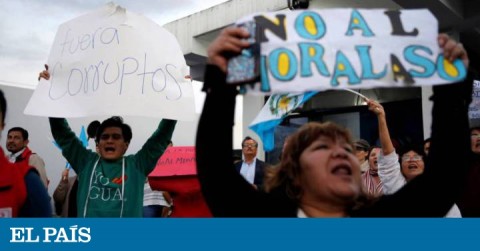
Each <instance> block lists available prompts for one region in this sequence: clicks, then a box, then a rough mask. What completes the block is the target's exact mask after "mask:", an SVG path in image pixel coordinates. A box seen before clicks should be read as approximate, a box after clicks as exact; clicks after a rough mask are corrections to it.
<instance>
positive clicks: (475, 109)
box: [468, 80, 480, 126]
mask: <svg viewBox="0 0 480 251" xmlns="http://www.w3.org/2000/svg"><path fill="white" fill-rule="evenodd" d="M468 117H469V118H470V120H471V121H475V126H477V125H480V123H478V121H480V81H478V80H474V81H473V92H472V102H471V103H470V106H469V107H468Z"/></svg>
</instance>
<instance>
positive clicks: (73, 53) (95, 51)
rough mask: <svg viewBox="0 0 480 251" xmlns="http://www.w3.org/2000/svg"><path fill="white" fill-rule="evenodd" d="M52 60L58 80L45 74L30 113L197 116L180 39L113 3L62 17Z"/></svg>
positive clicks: (53, 114)
mask: <svg viewBox="0 0 480 251" xmlns="http://www.w3.org/2000/svg"><path fill="white" fill-rule="evenodd" d="M48 65H49V71H50V74H51V78H50V81H45V80H42V81H40V83H39V85H38V87H37V89H36V90H35V92H34V94H33V96H32V98H31V100H30V101H29V103H28V105H27V107H26V109H25V113H26V114H30V115H38V116H50V117H83V116H92V115H137V116H148V117H161V118H170V119H178V120H192V119H193V118H194V117H195V104H194V99H193V89H192V86H191V83H190V81H189V80H188V79H186V78H185V76H186V75H189V69H188V66H187V65H186V62H185V59H184V57H183V53H182V51H181V49H180V46H179V45H178V42H177V40H176V38H175V37H174V36H173V35H172V34H170V33H169V32H168V31H167V30H165V29H164V28H162V27H160V26H159V25H158V24H156V23H155V22H153V21H151V20H149V19H147V18H145V17H143V16H141V15H138V14H135V13H131V12H129V11H126V10H125V9H124V8H122V7H120V6H117V5H115V4H113V3H110V4H107V5H106V6H104V7H103V8H101V9H99V10H96V11H93V12H91V13H88V14H86V15H83V16H80V17H78V18H75V19H73V20H71V21H68V22H66V23H64V24H62V25H61V26H60V27H59V29H58V32H57V34H56V37H55V41H54V43H53V45H52V48H51V52H50V56H49V59H48ZM40 67H41V66H39V71H40V70H42V69H41V68H40Z"/></svg>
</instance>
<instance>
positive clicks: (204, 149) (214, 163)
mask: <svg viewBox="0 0 480 251" xmlns="http://www.w3.org/2000/svg"><path fill="white" fill-rule="evenodd" d="M247 36H248V33H247V32H246V31H244V30H243V29H240V28H234V27H230V28H227V29H225V30H223V31H222V32H221V34H220V35H219V37H218V38H217V39H216V40H215V41H214V42H213V43H212V44H211V45H210V47H209V49H208V63H209V65H207V68H206V72H205V84H204V87H203V91H205V92H206V93H207V96H206V99H205V104H204V106H203V112H202V115H201V117H200V121H199V124H198V130H197V139H196V158H197V172H198V178H199V181H200V185H201V189H202V193H203V196H204V197H205V199H206V202H207V204H208V206H209V208H210V210H211V212H212V214H213V215H214V216H216V217H238V216H252V217H254V216H259V215H258V212H254V211H255V209H258V208H259V207H258V204H257V202H258V201H259V200H260V193H259V192H257V191H256V190H255V189H254V188H253V187H252V186H251V185H250V184H249V183H248V182H247V181H246V180H245V179H244V178H243V177H242V176H240V174H239V173H238V172H237V171H236V170H235V168H234V166H233V155H232V145H233V140H232V139H233V128H232V127H233V125H234V111H235V96H236V94H237V90H236V87H235V86H232V85H227V84H226V83H225V79H226V75H225V72H226V69H227V58H226V56H225V55H227V54H232V53H233V54H235V53H239V52H240V51H241V49H242V48H245V47H247V46H248V43H247V42H245V41H243V40H242V38H246V37H247Z"/></svg>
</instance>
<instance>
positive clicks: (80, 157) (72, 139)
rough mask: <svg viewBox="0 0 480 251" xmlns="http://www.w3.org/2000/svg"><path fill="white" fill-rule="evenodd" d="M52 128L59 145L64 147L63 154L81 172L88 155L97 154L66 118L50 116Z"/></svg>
mask: <svg viewBox="0 0 480 251" xmlns="http://www.w3.org/2000/svg"><path fill="white" fill-rule="evenodd" d="M49 121H50V130H51V131H52V135H53V138H54V139H55V142H56V143H57V144H58V146H59V147H60V148H61V149H62V154H63V156H64V157H65V158H66V159H67V161H68V162H69V163H70V165H71V166H72V168H73V170H75V172H76V173H77V174H80V173H81V172H82V171H83V170H84V167H86V160H87V159H89V158H87V156H88V155H96V153H93V152H92V151H89V150H87V149H86V148H85V147H84V146H83V143H82V142H81V141H80V139H78V138H77V136H76V135H75V133H74V132H73V131H72V129H70V126H69V125H68V122H67V120H66V119H64V118H49Z"/></svg>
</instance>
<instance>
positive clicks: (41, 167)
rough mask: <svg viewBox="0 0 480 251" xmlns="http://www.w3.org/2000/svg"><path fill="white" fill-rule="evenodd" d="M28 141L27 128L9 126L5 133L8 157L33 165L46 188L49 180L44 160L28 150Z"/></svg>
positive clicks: (13, 160)
mask: <svg viewBox="0 0 480 251" xmlns="http://www.w3.org/2000/svg"><path fill="white" fill-rule="evenodd" d="M29 142H30V141H29V139H28V131H27V130H25V129H23V128H21V127H13V128H10V130H8V134H7V150H8V151H9V152H10V154H9V155H8V158H9V159H10V162H12V163H21V162H26V163H27V165H29V166H33V167H35V168H36V169H37V171H38V173H39V174H40V179H41V180H42V182H43V185H45V188H48V182H49V181H48V178H47V171H46V170H45V162H44V161H43V159H42V158H41V157H40V156H39V155H38V154H36V153H34V152H32V150H30V148H29V147H28V143H29Z"/></svg>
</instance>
